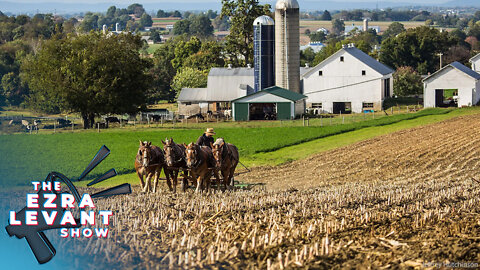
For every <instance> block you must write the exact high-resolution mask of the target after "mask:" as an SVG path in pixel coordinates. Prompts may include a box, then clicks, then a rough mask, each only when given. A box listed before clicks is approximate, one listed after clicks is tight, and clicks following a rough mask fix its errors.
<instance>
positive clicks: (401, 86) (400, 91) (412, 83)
mask: <svg viewBox="0 0 480 270" xmlns="http://www.w3.org/2000/svg"><path fill="white" fill-rule="evenodd" d="M422 92H423V85H422V77H421V76H420V74H418V73H417V72H416V71H415V70H414V69H413V68H412V67H408V66H407V67H399V68H398V69H397V71H395V73H394V74H393V93H394V94H395V95H396V96H399V97H406V96H412V95H420V94H422Z"/></svg>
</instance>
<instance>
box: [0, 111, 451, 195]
mask: <svg viewBox="0 0 480 270" xmlns="http://www.w3.org/2000/svg"><path fill="white" fill-rule="evenodd" d="M447 112H449V111H448V110H443V109H430V110H423V111H421V112H418V113H411V114H403V115H394V116H390V117H384V118H380V119H375V120H366V121H361V122H354V123H349V124H343V125H335V126H323V127H320V126H315V127H268V128H232V127H230V128H221V129H217V137H224V138H226V140H227V141H228V142H231V143H234V144H235V145H237V146H238V148H239V150H240V155H241V160H242V158H243V159H251V157H252V156H253V155H255V154H258V153H262V152H271V151H275V150H277V149H281V148H284V147H287V146H292V145H297V144H301V143H304V142H308V141H312V140H315V139H318V138H323V137H327V136H332V135H335V134H341V133H344V132H349V131H353V130H358V129H363V128H367V127H372V126H383V125H389V124H392V123H396V122H399V121H402V120H408V119H414V118H419V117H423V116H428V115H438V114H445V113H447ZM202 132H203V130H201V129H170V130H168V129H139V130H135V129H126V130H122V129H117V130H112V131H102V132H101V133H96V132H94V131H90V132H76V133H60V134H39V135H5V136H0V153H5V154H2V155H1V156H0V180H1V182H0V186H15V185H25V184H26V183H28V181H31V180H39V179H42V178H43V177H45V176H46V175H47V174H48V173H49V172H50V171H54V170H55V171H59V172H62V173H64V174H65V175H67V176H68V177H71V178H76V177H78V176H79V175H80V173H81V172H82V171H83V169H84V168H85V166H86V165H87V164H88V163H89V161H90V159H91V158H93V156H94V155H95V153H96V152H97V151H98V149H99V148H100V147H101V146H102V145H103V144H105V145H106V146H107V147H109V148H110V150H111V151H112V152H111V156H110V157H108V158H107V159H106V160H105V162H103V163H102V164H101V165H100V166H99V167H98V168H97V169H96V170H95V171H93V172H92V175H93V176H94V175H99V174H101V173H103V172H105V171H106V170H108V169H110V168H115V169H116V170H117V171H118V172H119V173H120V174H125V173H131V172H133V162H134V159H135V154H136V150H137V148H138V144H139V140H142V141H145V140H147V141H152V142H153V144H155V145H161V140H163V139H165V138H166V137H172V138H174V140H175V141H176V142H179V143H183V142H186V143H189V142H192V141H195V140H196V139H197V138H198V136H200V135H201V134H202Z"/></svg>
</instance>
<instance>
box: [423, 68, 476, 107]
mask: <svg viewBox="0 0 480 270" xmlns="http://www.w3.org/2000/svg"><path fill="white" fill-rule="evenodd" d="M479 92H480V74H479V73H477V72H475V71H473V70H471V69H470V68H468V67H466V66H464V65H462V64H460V63H459V62H453V63H451V64H449V65H446V66H444V67H443V68H442V69H440V70H438V71H437V72H435V73H433V74H432V75H430V76H428V77H426V78H425V79H423V102H424V105H423V106H424V107H425V108H428V107H449V106H455V107H457V106H458V107H462V106H472V105H475V104H477V103H478V101H479V99H480V93H479Z"/></svg>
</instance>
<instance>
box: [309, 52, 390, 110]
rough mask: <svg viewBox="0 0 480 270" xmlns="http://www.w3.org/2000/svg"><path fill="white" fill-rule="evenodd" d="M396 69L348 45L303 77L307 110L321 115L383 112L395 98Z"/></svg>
mask: <svg viewBox="0 0 480 270" xmlns="http://www.w3.org/2000/svg"><path fill="white" fill-rule="evenodd" d="M392 76H393V70H392V69H391V68H389V67H387V66H385V65H384V64H382V63H380V62H378V61H377V60H375V59H374V58H372V57H371V56H369V55H368V54H366V53H364V52H363V51H361V50H359V49H358V48H355V46H354V45H353V44H349V45H344V47H343V48H342V49H340V50H338V51H337V52H336V53H334V54H333V55H331V56H330V57H328V58H327V59H325V60H324V61H322V62H321V63H320V64H318V65H316V66H315V67H312V68H310V69H309V70H308V71H307V72H305V73H304V74H303V75H302V78H303V94H304V95H306V96H308V99H307V108H309V109H311V110H313V111H315V112H318V113H350V112H355V113H361V112H363V111H366V110H367V111H371V110H375V111H378V110H381V109H382V103H383V101H384V99H385V98H388V97H391V96H392V92H393V91H392V90H393V79H392Z"/></svg>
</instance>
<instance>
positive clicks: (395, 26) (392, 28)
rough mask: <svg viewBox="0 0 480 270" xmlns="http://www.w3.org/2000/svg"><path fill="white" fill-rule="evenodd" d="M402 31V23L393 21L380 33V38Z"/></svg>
mask: <svg viewBox="0 0 480 270" xmlns="http://www.w3.org/2000/svg"><path fill="white" fill-rule="evenodd" d="M404 31H405V27H404V26H403V24H401V23H399V22H393V23H391V24H390V25H389V26H388V28H387V30H385V32H384V33H383V35H382V38H383V39H386V38H389V37H394V36H396V35H398V34H400V33H402V32H404Z"/></svg>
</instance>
